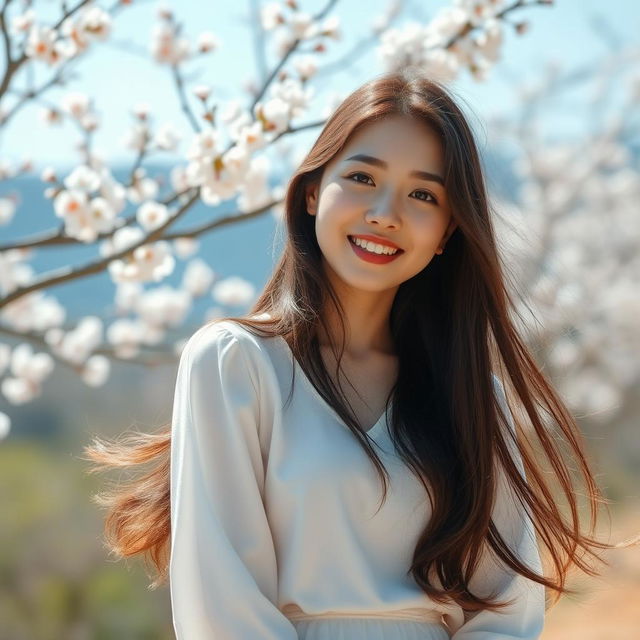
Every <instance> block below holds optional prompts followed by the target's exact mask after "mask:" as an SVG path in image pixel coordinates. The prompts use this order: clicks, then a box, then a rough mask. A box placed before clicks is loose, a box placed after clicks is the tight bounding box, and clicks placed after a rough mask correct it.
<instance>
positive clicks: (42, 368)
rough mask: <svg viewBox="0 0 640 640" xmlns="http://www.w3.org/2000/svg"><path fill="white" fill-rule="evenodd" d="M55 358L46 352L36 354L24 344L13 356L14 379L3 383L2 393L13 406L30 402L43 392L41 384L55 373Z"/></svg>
mask: <svg viewBox="0 0 640 640" xmlns="http://www.w3.org/2000/svg"><path fill="white" fill-rule="evenodd" d="M53 368H54V362H53V358H52V357H51V356H50V355H49V354H48V353H45V352H41V353H35V354H34V352H33V348H32V347H31V345H30V344H28V343H26V342H23V343H22V344H19V345H18V346H17V347H15V349H14V350H13V353H12V354H11V363H10V371H11V374H12V375H13V377H6V378H5V379H4V380H3V381H2V387H1V389H2V393H3V394H4V396H5V397H6V398H7V400H8V401H9V402H11V403H12V404H24V403H25V402H29V401H30V400H32V399H33V398H35V397H36V396H38V395H39V394H40V392H41V384H42V382H43V380H44V379H45V378H47V377H48V376H49V374H50V373H51V372H52V371H53Z"/></svg>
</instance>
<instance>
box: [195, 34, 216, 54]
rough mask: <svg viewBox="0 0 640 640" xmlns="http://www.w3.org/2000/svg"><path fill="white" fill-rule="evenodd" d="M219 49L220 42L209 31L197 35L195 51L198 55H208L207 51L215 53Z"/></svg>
mask: <svg viewBox="0 0 640 640" xmlns="http://www.w3.org/2000/svg"><path fill="white" fill-rule="evenodd" d="M219 47H220V40H219V39H218V37H217V36H216V35H215V34H214V33H213V32H211V31H203V32H202V33H201V34H199V35H198V38H197V39H196V49H197V50H198V51H200V53H208V52H209V51H215V50H216V49H218V48H219Z"/></svg>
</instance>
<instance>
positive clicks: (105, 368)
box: [80, 354, 111, 387]
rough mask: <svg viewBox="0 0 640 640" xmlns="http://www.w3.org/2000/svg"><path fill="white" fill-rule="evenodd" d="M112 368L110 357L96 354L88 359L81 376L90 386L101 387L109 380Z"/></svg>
mask: <svg viewBox="0 0 640 640" xmlns="http://www.w3.org/2000/svg"><path fill="white" fill-rule="evenodd" d="M110 370H111V363H110V362H109V358H107V357H106V356H103V355H101V354H96V355H93V356H91V357H90V358H88V359H87V361H86V362H85V365H84V367H83V369H82V371H81V373H80V376H81V378H82V380H83V382H84V383H85V384H87V385H89V386H90V387H101V386H102V385H104V383H105V382H106V381H107V380H108V378H109V372H110Z"/></svg>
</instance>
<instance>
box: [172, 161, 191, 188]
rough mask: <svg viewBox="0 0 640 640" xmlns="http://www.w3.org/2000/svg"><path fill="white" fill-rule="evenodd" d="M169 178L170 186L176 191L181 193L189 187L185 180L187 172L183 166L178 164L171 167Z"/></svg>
mask: <svg viewBox="0 0 640 640" xmlns="http://www.w3.org/2000/svg"><path fill="white" fill-rule="evenodd" d="M169 178H170V182H171V186H172V187H173V189H174V190H175V191H176V192H178V193H182V192H183V191H186V190H187V189H188V188H189V182H188V180H187V172H186V168H185V167H183V166H180V165H177V166H175V167H173V169H171V173H170V176H169Z"/></svg>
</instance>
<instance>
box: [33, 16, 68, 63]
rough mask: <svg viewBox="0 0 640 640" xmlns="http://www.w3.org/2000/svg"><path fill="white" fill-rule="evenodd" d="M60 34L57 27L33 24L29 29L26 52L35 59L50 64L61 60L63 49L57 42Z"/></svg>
mask: <svg viewBox="0 0 640 640" xmlns="http://www.w3.org/2000/svg"><path fill="white" fill-rule="evenodd" d="M57 37H58V34H57V32H56V31H55V29H51V28H50V27H44V26H41V25H33V26H32V27H31V29H30V30H29V36H28V37H27V44H26V47H25V54H26V55H27V56H28V57H29V58H33V59H34V60H41V61H42V62H46V63H47V64H49V65H53V64H56V63H57V62H59V61H60V58H61V50H60V46H59V45H58V44H57V42H56V41H57Z"/></svg>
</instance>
